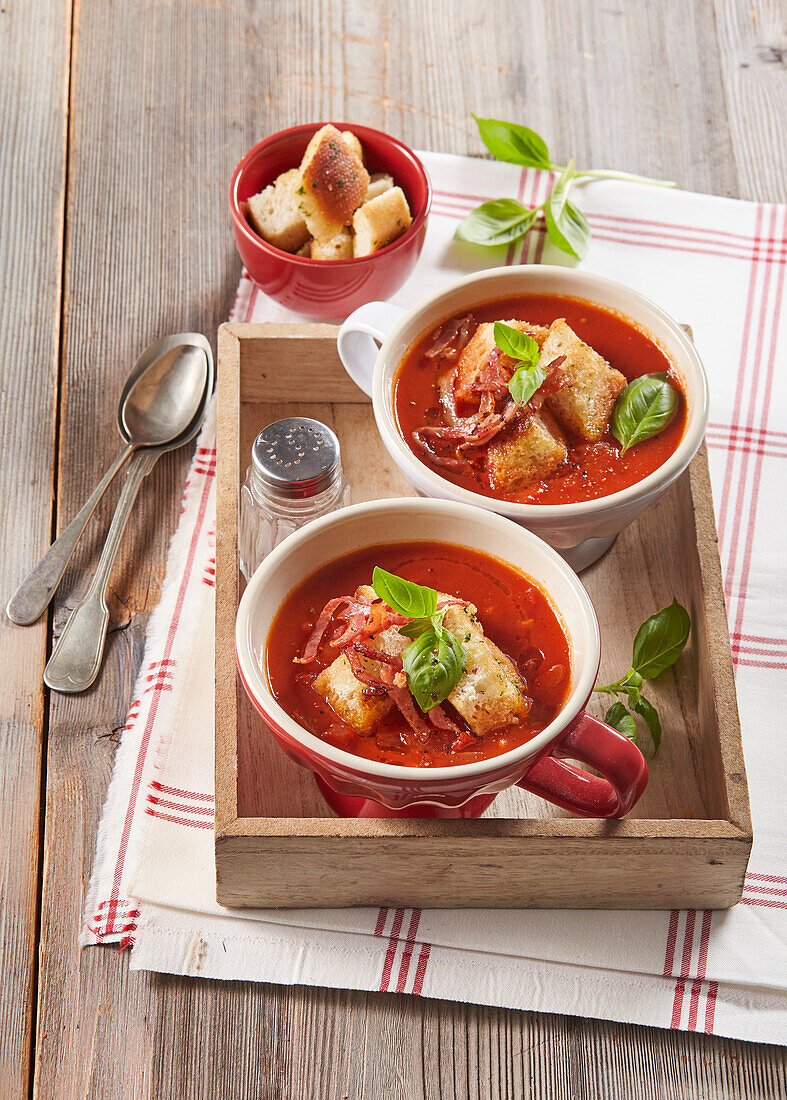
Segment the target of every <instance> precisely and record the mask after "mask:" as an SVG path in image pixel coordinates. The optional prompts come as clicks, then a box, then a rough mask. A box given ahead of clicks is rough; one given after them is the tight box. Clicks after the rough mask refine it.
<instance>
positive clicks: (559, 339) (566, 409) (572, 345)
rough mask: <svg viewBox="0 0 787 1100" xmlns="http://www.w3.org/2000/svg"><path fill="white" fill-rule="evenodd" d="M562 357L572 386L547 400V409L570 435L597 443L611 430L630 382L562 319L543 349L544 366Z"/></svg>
mask: <svg viewBox="0 0 787 1100" xmlns="http://www.w3.org/2000/svg"><path fill="white" fill-rule="evenodd" d="M558 355H565V357H566V361H565V363H563V366H562V368H561V369H562V370H563V372H564V373H565V374H566V375H567V377H568V382H567V383H566V385H565V386H563V387H562V388H561V389H559V390H558V391H557V393H554V394H552V396H551V397H549V398H548V399H547V405H548V406H549V408H550V410H551V411H552V412H553V413H554V414H555V416H556V418H557V419H558V420H559V422H560V424H561V425H562V427H563V428H565V430H566V431H568V432H571V434H572V435H576V436H579V438H580V439H585V440H588V441H589V442H591V443H595V442H596V441H597V440H599V439H601V437H602V435H603V434H604V432H605V431H606V430H607V426H608V425H609V418H610V416H611V415H612V407H613V405H614V404H615V401H616V399H617V396H618V394H619V393H620V391H621V390H622V389H623V387H624V386H625V385H626V379H625V378H624V377H623V375H622V374H621V373H620V371H617V370H614V368H613V367H610V365H609V363H608V362H607V361H606V359H604V358H603V357H602V356H601V355H599V354H598V352H597V351H594V350H593V348H591V347H588V345H587V344H585V343H583V341H582V340H580V338H579V337H578V336H577V334H576V333H575V332H574V331H573V329H571V328H569V326H568V325H567V324H566V322H565V321H564V320H562V319H560V320H558V321H553V322H552V324H551V325H550V326H549V335H548V336H547V338H546V340H545V341H544V344H543V348H542V356H543V360H544V362H548V361H549V360H551V359H554V358H555V357H556V356H558Z"/></svg>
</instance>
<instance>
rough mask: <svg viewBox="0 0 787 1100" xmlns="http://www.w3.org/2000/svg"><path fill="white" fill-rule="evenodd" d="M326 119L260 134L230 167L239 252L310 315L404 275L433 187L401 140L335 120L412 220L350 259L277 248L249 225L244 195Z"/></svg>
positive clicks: (267, 284)
mask: <svg viewBox="0 0 787 1100" xmlns="http://www.w3.org/2000/svg"><path fill="white" fill-rule="evenodd" d="M324 125H325V123H324V122H315V123H308V124H307V125H304V126H293V127H291V128H290V129H289V130H280V131H279V132H278V133H276V134H271V136H270V137H267V138H264V139H263V140H262V141H260V142H258V143H257V144H256V145H255V146H254V148H253V149H250V150H249V152H248V153H247V154H246V156H245V157H244V158H243V160H242V161H241V162H240V164H239V165H238V166H237V168H236V169H235V171H234V172H233V174H232V182H231V183H230V196H229V197H230V214H231V216H232V229H233V232H234V234H235V242H236V244H237V246H238V252H239V253H240V257H241V259H242V260H243V263H244V265H245V267H246V270H247V271H248V273H249V275H250V276H251V278H252V279H253V280H254V282H255V283H256V284H257V286H258V287H259V288H260V290H262V291H264V292H265V293H266V294H269V295H270V297H271V298H275V299H276V301H278V302H281V303H282V305H285V306H287V307H288V308H289V309H294V310H297V311H298V312H299V313H303V314H305V315H306V316H308V317H312V318H314V319H315V320H321V321H335V320H342V319H343V318H345V317H346V316H347V315H348V314H349V313H351V312H352V311H353V310H354V309H356V308H357V307H358V306H360V305H362V304H363V303H364V302H368V301H369V300H370V299H372V298H388V297H390V296H391V295H392V294H393V293H394V292H395V291H396V290H398V289H399V287H400V286H401V285H402V283H403V282H404V281H405V279H406V278H407V277H408V275H409V274H410V272H411V271H412V269H413V267H414V266H415V263H416V261H417V259H418V257H419V255H420V254H421V249H422V248H423V243H424V237H425V235H426V221H427V217H428V214H429V207H430V205H431V201H432V189H431V185H430V183H429V177H428V176H427V174H426V171H425V169H424V166H423V164H421V162H420V160H419V159H418V157H416V155H415V153H413V152H412V150H410V149H408V148H407V146H406V145H403V144H402V143H401V141H397V140H396V138H393V137H391V136H390V135H389V134H384V133H382V132H381V131H380V130H372V129H371V128H370V127H368V126H356V125H355V124H354V123H349V122H336V123H334V125H335V126H336V127H337V128H338V129H339V130H351V131H352V132H353V133H354V134H355V135H356V137H357V138H358V139H359V141H360V142H361V144H362V146H363V149H364V157H365V161H366V167H367V169H368V170H369V172H370V173H374V172H387V173H388V174H389V175H390V176H392V177H393V179H394V182H395V183H396V184H397V185H398V186H399V187H401V188H402V190H403V191H404V193H405V195H406V197H407V202H408V203H409V206H410V212H411V214H412V216H413V223H412V225H411V226H410V227H409V229H407V230H406V232H404V233H403V234H402V236H401V237H399V238H398V239H397V240H395V241H393V243H392V244H389V245H388V246H387V247H386V248H381V249H380V251H379V252H374V253H372V255H371V256H359V257H358V258H357V259H353V260H311V259H307V258H306V257H305V256H293V255H291V254H290V253H289V252H282V250H281V249H279V248H274V246H273V245H271V244H268V243H267V241H264V240H263V239H262V237H260V236H259V234H258V233H256V232H255V231H254V230H253V229H252V227H251V225H250V224H249V222H248V220H247V218H246V203H247V202H248V200H249V199H250V198H251V197H252V195H256V194H257V193H258V192H259V191H262V189H263V188H264V187H267V186H268V184H269V183H273V181H274V180H275V179H276V177H277V176H279V175H280V174H281V173H282V172H286V171H287V170H288V169H290V168H297V167H298V165H299V164H300V162H301V160H302V158H303V154H304V153H305V151H306V146H307V145H308V144H309V140H310V139H311V137H312V135H313V134H315V133H316V131H317V130H319V129H320V128H321V127H322V126H324Z"/></svg>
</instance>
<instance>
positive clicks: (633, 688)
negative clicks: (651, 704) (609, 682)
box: [619, 668, 643, 710]
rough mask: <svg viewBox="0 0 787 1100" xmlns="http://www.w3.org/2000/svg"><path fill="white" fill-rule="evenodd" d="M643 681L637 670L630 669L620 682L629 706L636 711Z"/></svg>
mask: <svg viewBox="0 0 787 1100" xmlns="http://www.w3.org/2000/svg"><path fill="white" fill-rule="evenodd" d="M642 684H643V680H642V677H641V676H640V674H639V673H638V672H637V670H636V669H635V668H630V669H629V670H628V672H627V673H626V675H625V676H624V678H623V679H622V680H621V681H620V688H619V690H620V691H625V693H626V695H627V696H628V701H629V706H630V707H633V708H634V709H635V710H636V707H637V703H638V702H639V696H640V691H641V690H642Z"/></svg>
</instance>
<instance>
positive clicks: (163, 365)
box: [6, 332, 212, 626]
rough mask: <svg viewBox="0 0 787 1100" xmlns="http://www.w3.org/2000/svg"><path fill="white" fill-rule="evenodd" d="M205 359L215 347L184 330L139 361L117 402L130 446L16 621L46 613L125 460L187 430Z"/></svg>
mask: <svg viewBox="0 0 787 1100" xmlns="http://www.w3.org/2000/svg"><path fill="white" fill-rule="evenodd" d="M206 356H207V357H208V359H209V360H210V362H211V364H212V355H211V350H210V344H209V343H208V341H207V340H206V339H205V337H204V336H203V335H202V334H201V333H199V332H181V333H179V334H178V335H177V336H165V337H164V339H163V340H156V342H155V343H153V344H151V345H150V347H148V348H146V349H145V351H144V352H143V353H142V355H141V356H140V357H139V359H138V360H137V362H136V364H135V365H134V369H133V370H132V371H131V373H130V374H129V376H128V378H127V379H126V383H125V385H124V386H123V391H122V393H121V395H120V401H119V403H118V413H117V420H118V430H119V432H120V435H121V437H122V439H123V440H124V442H125V443H126V446H125V448H124V449H123V451H122V452H121V453H120V454H119V455H118V457H117V458H116V459H115V461H114V462H113V463H112V465H111V466H110V467H109V469H108V470H107V472H106V473H105V474H104V476H103V477H102V479H101V481H99V483H98V485H97V486H96V487H95V489H94V490H93V492H92V493H91V494H90V496H89V497H88V498H87V500H86V501H85V503H84V505H83V506H82V508H81V509H80V510H79V511H78V512H77V514H76V515H75V516H74V518H73V519H72V520H71V522H70V523H69V525H68V526H67V527H66V528H65V529H64V530H63V531H61V532H60V534H59V535H58V537H57V538H56V539H55V541H54V542H53V543H52V545H51V546H50V547H49V549H48V550H47V552H46V554H44V556H43V558H42V559H41V561H40V562H39V563H38V565H37V566H36V567H35V569H34V570H33V571H32V573H30V574H29V575H28V576H27V577H26V578H25V580H24V581H22V583H21V584H20V586H19V588H18V589H17V590H16V592H15V593H14V595H13V596H12V597H11V599H10V600H9V601H8V606H7V607H6V614H7V615H8V618H9V619H10V620H11V622H14V623H18V624H19V625H20V626H28V625H29V624H30V623H34V622H35V621H36V619H38V618H39V616H40V615H42V614H43V613H44V611H45V610H46V608H47V605H48V604H49V601H50V600H51V599H52V596H53V595H54V594H55V589H56V588H57V586H58V585H59V584H60V581H61V579H62V577H63V574H64V573H65V571H66V566H67V565H68V563H69V561H70V559H71V556H72V554H73V553H74V550H75V548H76V545H77V543H78V542H79V539H80V538H81V536H82V532H83V531H84V530H85V527H86V526H87V521H88V520H89V519H90V517H91V516H92V514H93V512H94V511H95V509H96V506H97V504H98V502H99V501H100V500H101V498H102V496H103V495H104V493H105V491H106V489H107V486H108V485H109V483H110V482H111V481H112V479H113V478H114V477H115V475H116V474H117V472H118V470H119V469H120V468H121V466H122V465H123V463H124V462H125V461H126V459H127V458H129V456H130V455H132V454H133V453H134V451H136V450H138V449H139V448H140V447H155V446H161V444H163V443H167V442H169V441H170V440H171V439H173V438H174V436H176V435H178V434H179V432H181V431H182V430H183V427H184V422H183V412H182V409H183V406H184V405H187V406H188V405H189V403H191V404H193V403H194V398H195V395H197V396H200V395H201V394H202V390H203V389H204V386H205V376H204V371H205V358H206ZM192 415H193V410H192Z"/></svg>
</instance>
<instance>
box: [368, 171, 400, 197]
mask: <svg viewBox="0 0 787 1100" xmlns="http://www.w3.org/2000/svg"><path fill="white" fill-rule="evenodd" d="M393 185H394V181H393V177H392V176H386V175H384V174H382V173H380V172H378V173H377V175H374V176H372V178H371V180H370V182H369V188H368V190H367V192H366V198H365V199H364V200H363V201H364V202H371V200H372V199H376V198H377V196H378V195H382V193H383V191H389V190H390V189H391V188H392V187H393Z"/></svg>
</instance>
